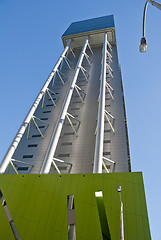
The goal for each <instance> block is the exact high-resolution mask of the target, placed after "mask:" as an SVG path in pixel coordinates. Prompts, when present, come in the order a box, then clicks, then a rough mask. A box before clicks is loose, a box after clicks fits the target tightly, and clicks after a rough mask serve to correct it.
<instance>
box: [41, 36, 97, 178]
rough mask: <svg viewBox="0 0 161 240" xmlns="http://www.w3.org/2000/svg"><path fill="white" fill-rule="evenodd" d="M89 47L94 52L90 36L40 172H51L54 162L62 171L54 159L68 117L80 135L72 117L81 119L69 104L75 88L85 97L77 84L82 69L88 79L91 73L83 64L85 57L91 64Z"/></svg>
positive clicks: (78, 63) (85, 44)
mask: <svg viewBox="0 0 161 240" xmlns="http://www.w3.org/2000/svg"><path fill="white" fill-rule="evenodd" d="M87 47H88V48H89V49H90V51H91V53H92V54H93V51H92V49H91V47H90V45H89V39H88V37H87V38H86V40H85V43H84V46H83V48H82V51H81V54H80V56H79V59H78V62H77V64H76V67H75V71H74V74H73V77H72V80H71V82H70V84H69V88H68V91H67V94H66V96H65V100H64V103H63V106H62V109H61V112H60V115H59V118H58V121H57V123H56V127H55V130H54V133H53V135H52V138H51V142H50V144H49V147H48V150H47V154H46V156H45V159H44V162H43V165H42V168H41V171H40V173H46V174H47V173H49V171H50V168H51V164H52V163H53V164H54V167H55V168H56V170H57V172H58V173H60V170H59V169H58V167H57V165H56V164H55V161H53V159H55V158H54V155H55V151H56V148H57V144H58V141H59V138H60V134H61V131H62V127H63V124H64V121H65V118H67V120H68V121H69V124H70V125H71V127H72V129H73V131H74V133H75V134H76V136H78V133H77V131H76V129H75V128H74V126H73V124H72V121H71V119H70V118H72V119H75V120H76V121H79V120H78V119H76V118H75V117H74V116H73V115H71V114H70V113H68V107H69V104H70V102H71V98H72V95H73V91H74V89H75V90H76V92H77V93H78V96H79V97H80V99H81V101H82V103H83V99H82V97H81V95H80V93H79V92H80V91H82V89H81V88H80V87H79V86H78V85H77V84H76V82H77V79H78V75H79V73H80V70H81V72H82V74H83V76H84V78H85V79H86V81H88V77H89V73H88V72H87V70H86V69H85V68H84V67H83V66H82V62H83V59H84V57H85V58H86V60H87V62H88V63H89V65H91V61H90V58H89V56H88V55H87V53H86V49H87ZM79 122H80V121H79Z"/></svg>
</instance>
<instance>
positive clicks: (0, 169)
mask: <svg viewBox="0 0 161 240" xmlns="http://www.w3.org/2000/svg"><path fill="white" fill-rule="evenodd" d="M70 44H71V40H69V42H68V44H67V46H66V47H65V49H64V51H63V52H62V54H61V56H60V58H59V60H58V62H57V63H56V65H55V67H54V68H53V70H52V72H51V73H50V76H49V77H48V79H47V81H46V83H45V84H44V86H43V88H42V89H41V91H40V93H39V95H38V96H37V98H36V100H35V102H34V104H33V105H32V107H31V109H30V111H29V113H28V115H27V117H26V119H25V120H24V122H23V124H22V125H21V127H20V129H19V131H18V133H17V135H16V137H15V139H14V140H13V142H12V144H11V147H10V148H9V150H8V152H7V154H6V156H5V157H4V159H3V161H2V164H1V167H0V173H4V172H5V170H6V168H7V166H8V164H9V162H10V160H11V158H12V156H13V154H14V152H15V150H16V148H17V146H18V144H19V142H20V140H21V138H22V136H23V134H24V132H25V130H26V128H27V126H28V124H29V122H30V120H31V118H32V117H33V114H34V112H35V110H36V109H37V107H38V105H39V103H40V101H41V99H42V97H43V95H44V93H45V92H46V90H47V88H48V86H49V84H50V82H51V80H52V78H53V76H54V74H55V73H56V71H57V69H58V67H59V66H60V64H61V62H62V60H63V59H64V58H65V55H66V53H67V51H68V50H69V46H70Z"/></svg>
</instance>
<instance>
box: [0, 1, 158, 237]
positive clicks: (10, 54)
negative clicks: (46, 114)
mask: <svg viewBox="0 0 161 240" xmlns="http://www.w3.org/2000/svg"><path fill="white" fill-rule="evenodd" d="M144 4H145V1H144V0H135V1H129V0H122V1H120V0H113V1H109V0H106V1H104V0H99V1H96V0H92V1H91V0H89V1H85V0H81V1H79V2H77V1H74V0H70V1H64V0H61V1H54V0H46V1H42V0H28V1H23V0H14V1H13V0H0V84H1V88H0V89H1V94H0V108H1V115H0V116H1V117H0V123H1V124H0V133H1V138H0V161H1V160H2V159H3V157H4V155H5V153H6V151H7V149H8V147H9V145H10V144H11V141H12V140H13V138H14V136H15V134H16V133H17V131H18V128H19V127H20V125H21V124H22V122H23V120H24V118H25V116H26V114H27V112H28V111H29V108H30V107H31V105H32V103H33V101H34V100H35V98H36V96H37V94H38V92H39V91H40V89H41V87H42V85H43V84H44V82H45V80H46V78H47V76H48V75H49V73H50V71H51V69H52V67H53V66H54V65H55V63H56V61H57V59H58V57H59V55H60V53H61V51H62V50H63V45H62V41H61V35H62V34H63V33H64V31H65V30H66V28H67V27H68V26H69V24H70V23H71V22H74V21H79V20H84V19H89V18H94V17H99V16H105V15H110V14H113V15H114V18H115V26H116V37H117V45H118V55H119V62H120V64H121V68H122V76H123V85H124V92H125V102H126V111H127V119H128V130H129V140H130V150H131V160H132V170H133V171H142V172H143V177H144V184H145V192H146V199H147V206H148V214H149V220H150V227H151V234H152V239H157V240H158V239H159V240H161V230H160V214H161V204H160V203H161V194H160V188H159V183H160V182H161V174H160V167H161V163H160V161H161V147H160V142H161V140H160V136H161V107H160V104H161V99H160V92H161V75H160V68H161V61H160V56H161V48H160V47H159V43H158V42H159V41H160V39H161V29H160V22H161V11H159V10H158V9H156V8H155V7H153V6H151V5H149V7H148V12H147V21H146V37H147V41H148V52H147V53H144V54H141V53H140V52H139V44H140V38H141V34H142V15H143V8H144Z"/></svg>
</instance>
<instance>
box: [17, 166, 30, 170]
mask: <svg viewBox="0 0 161 240" xmlns="http://www.w3.org/2000/svg"><path fill="white" fill-rule="evenodd" d="M28 169H29V167H18V168H17V170H18V171H27V170H28Z"/></svg>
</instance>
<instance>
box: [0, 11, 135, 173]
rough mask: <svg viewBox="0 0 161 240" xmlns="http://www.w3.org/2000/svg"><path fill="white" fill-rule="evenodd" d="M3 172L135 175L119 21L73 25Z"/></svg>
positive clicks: (107, 19)
mask: <svg viewBox="0 0 161 240" xmlns="http://www.w3.org/2000/svg"><path fill="white" fill-rule="evenodd" d="M62 41H63V44H64V47H65V49H64V51H63V53H62V55H61V56H60V58H59V60H58V62H57V63H56V65H55V67H54V68H53V70H52V72H51V73H50V75H49V77H48V79H47V81H46V83H45V85H44V86H43V88H42V89H41V91H40V93H39V95H38V97H37V99H36V100H35V102H34V104H33V106H32V108H31V110H30V111H29V113H28V115H27V117H26V119H25V120H24V122H23V124H22V126H21V128H20V130H19V132H18V134H17V136H16V138H15V139H14V141H13V143H12V144H11V147H10V148H9V151H8V153H7V154H6V156H5V158H4V160H3V162H2V166H1V168H0V171H1V172H5V171H8V172H9V173H14V172H16V171H17V172H18V173H31V174H32V173H92V172H96V173H97V172H106V171H107V172H129V171H131V163H130V154H129V144H128V133H127V124H126V113H125V103H124V94H123V87H122V79H121V71H120V66H119V62H118V56H117V46H116V37H115V27H114V20H113V16H112V15H111V16H105V17H100V18H95V19H90V20H85V21H80V22H75V23H72V24H71V25H70V26H69V28H68V29H67V30H66V31H65V33H64V34H63V36H62Z"/></svg>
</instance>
